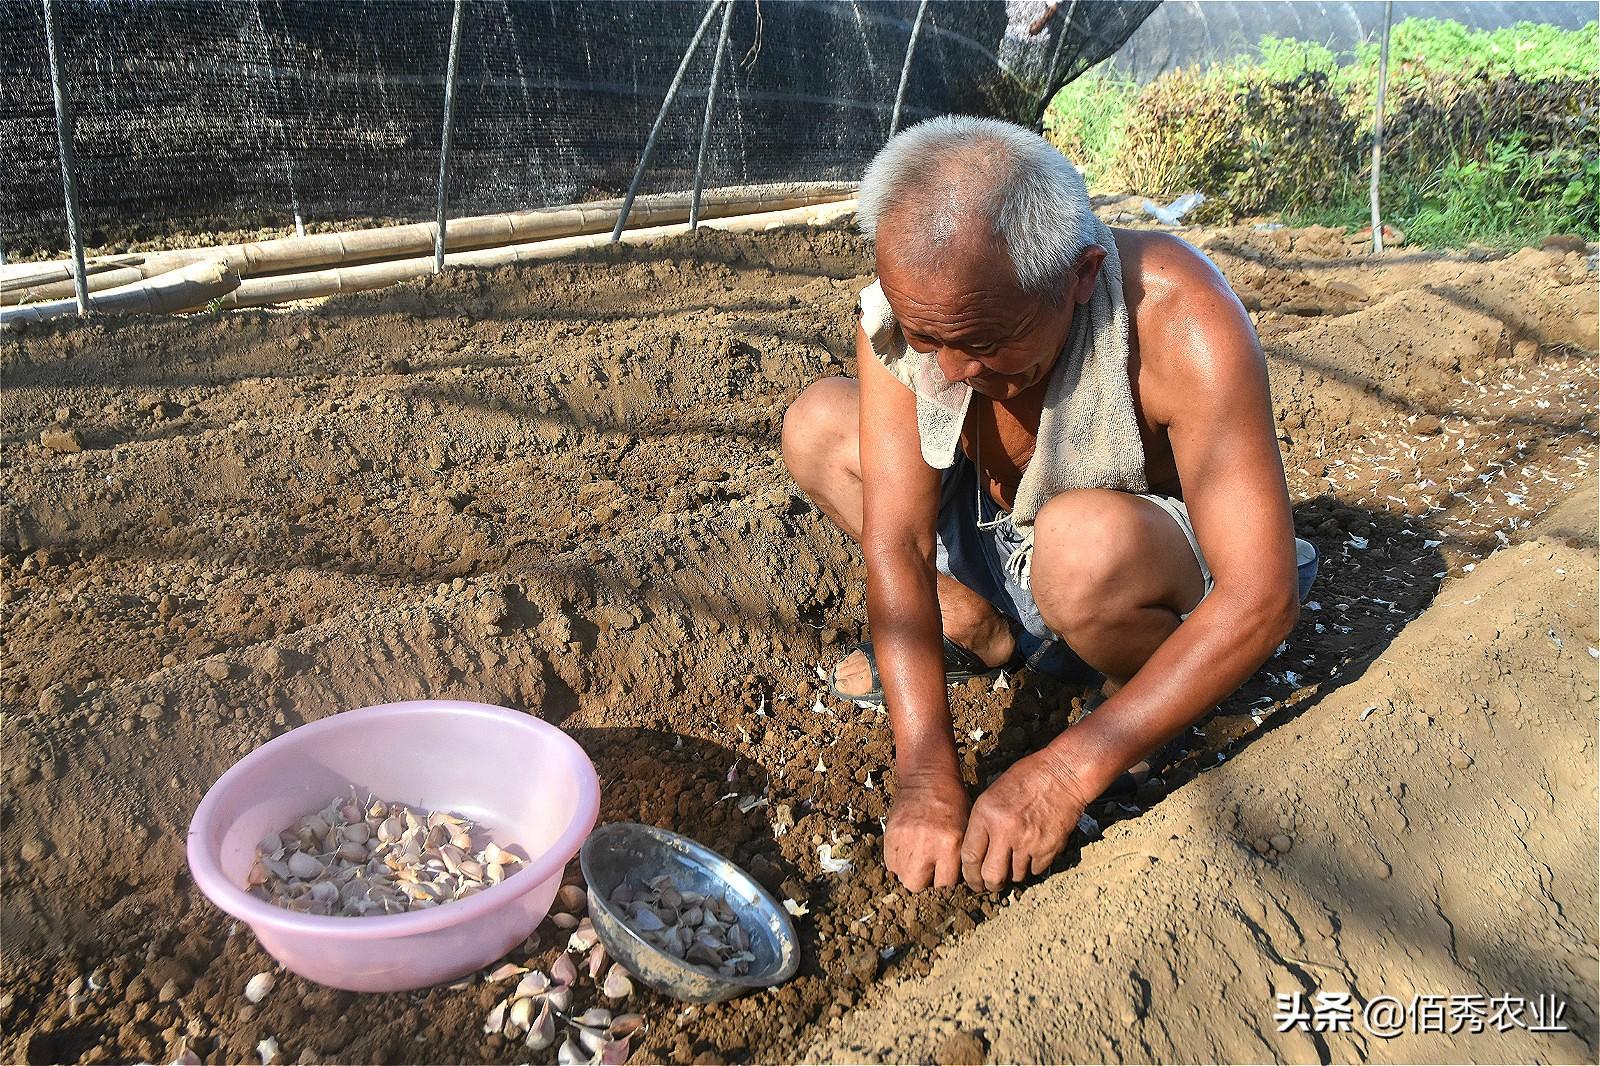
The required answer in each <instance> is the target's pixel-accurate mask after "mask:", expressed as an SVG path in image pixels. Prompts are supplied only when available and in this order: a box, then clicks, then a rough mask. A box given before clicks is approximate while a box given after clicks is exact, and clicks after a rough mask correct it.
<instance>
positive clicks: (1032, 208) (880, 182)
mask: <svg viewBox="0 0 1600 1066" xmlns="http://www.w3.org/2000/svg"><path fill="white" fill-rule="evenodd" d="M858 198H859V207H858V208H857V212H856V219H857V224H858V225H859V226H860V228H861V231H862V232H863V233H865V234H866V235H867V236H868V237H871V238H872V239H873V240H874V241H875V242H876V243H877V245H878V250H879V254H880V255H883V254H887V255H890V256H892V257H893V259H894V260H895V261H896V262H897V263H899V264H902V265H904V266H906V267H909V268H912V269H917V270H932V269H934V268H936V267H937V266H938V265H939V264H940V262H941V261H943V260H947V259H948V258H950V257H952V256H961V257H963V258H966V257H970V256H973V255H978V256H981V257H983V258H990V257H991V256H997V257H998V258H999V259H1000V260H1002V261H1009V264H1010V266H1011V269H1012V270H1013V272H1014V274H1015V279H1016V283H1017V285H1018V287H1019V288H1021V289H1022V290H1023V291H1024V292H1027V293H1029V294H1032V295H1040V296H1049V297H1050V298H1051V299H1059V298H1060V296H1061V293H1062V286H1063V283H1064V281H1065V279H1066V277H1067V275H1068V273H1069V272H1070V270H1071V268H1072V264H1073V262H1074V260H1075V259H1076V258H1077V257H1078V255H1079V253H1081V252H1082V251H1083V249H1084V248H1086V247H1087V246H1089V245H1090V244H1093V243H1094V241H1095V237H1094V227H1093V223H1094V215H1093V212H1092V210H1091V209H1090V206H1089V194H1088V190H1087V189H1086V188H1085V186H1084V183H1083V177H1082V176H1081V175H1080V174H1079V173H1078V171H1077V169H1076V168H1075V167H1073V165H1072V164H1071V163H1069V162H1067V160H1066V158H1065V157H1064V156H1063V155H1062V154H1061V153H1060V152H1058V151H1056V150H1055V148H1053V147H1051V145H1050V143H1049V142H1048V141H1046V140H1045V139H1044V138H1043V137H1040V136H1039V135H1038V134H1036V133H1032V132H1030V131H1028V130H1025V129H1023V128H1022V127H1021V126H1015V125H1012V124H1011V123H1009V122H1000V121H997V120H995V119H982V118H970V117H967V116H964V115H945V116H941V117H939V118H934V119H929V120H928V121H926V122H922V123H919V124H917V125H915V126H913V127H911V128H910V129H908V130H906V131H905V132H903V133H901V134H898V135H897V136H895V137H894V138H893V139H891V140H890V141H889V143H888V144H886V145H884V146H883V149H882V150H881V151H879V152H878V155H877V157H876V158H875V159H873V161H872V164H871V165H870V166H868V167H867V172H866V174H865V175H864V176H863V177H862V179H861V189H860V192H859V193H858Z"/></svg>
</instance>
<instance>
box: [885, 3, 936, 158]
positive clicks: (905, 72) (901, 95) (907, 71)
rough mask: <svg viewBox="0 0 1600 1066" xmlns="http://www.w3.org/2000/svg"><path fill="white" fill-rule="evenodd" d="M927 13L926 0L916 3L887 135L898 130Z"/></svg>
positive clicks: (891, 134) (892, 134) (893, 133)
mask: <svg viewBox="0 0 1600 1066" xmlns="http://www.w3.org/2000/svg"><path fill="white" fill-rule="evenodd" d="M927 13H928V0H922V3H920V4H918V5H917V18H916V21H915V22H913V23H912V24H911V39H910V40H909V41H907V42H906V59H905V62H904V63H902V64H901V65H900V88H898V89H896V90H895V93H894V112H893V114H891V115H890V116H889V136H891V137H893V136H894V135H895V134H896V133H898V132H899V130H900V105H901V104H902V103H904V102H905V98H906V83H907V82H908V81H910V80H911V57H912V56H913V55H915V54H916V51H917V38H918V37H920V36H922V16H923V15H926V14H927Z"/></svg>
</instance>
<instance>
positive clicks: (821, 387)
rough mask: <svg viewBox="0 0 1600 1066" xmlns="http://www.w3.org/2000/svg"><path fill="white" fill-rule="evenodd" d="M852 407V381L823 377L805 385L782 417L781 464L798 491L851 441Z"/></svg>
mask: <svg viewBox="0 0 1600 1066" xmlns="http://www.w3.org/2000/svg"><path fill="white" fill-rule="evenodd" d="M856 404H857V400H856V383H855V382H854V381H852V380H850V379H849V378H843V377H826V378H819V379H818V380H816V381H813V382H812V383H811V384H810V385H807V386H806V387H805V389H803V390H802V391H801V393H800V395H799V396H797V397H795V400H794V402H793V403H791V404H790V405H789V409H788V410H787V411H785V412H784V413H783V434H782V438H781V446H782V448H783V461H784V464H785V465H786V466H787V467H788V468H789V474H790V476H792V477H793V478H794V479H795V481H796V482H797V483H799V485H800V486H801V487H802V488H806V487H808V483H809V482H810V481H811V480H812V478H813V477H814V476H815V475H816V474H817V473H818V472H819V471H820V470H821V469H822V468H823V467H824V466H825V465H826V462H827V460H828V458H829V457H831V456H832V454H833V453H834V452H835V451H837V450H838V449H840V448H842V447H844V446H845V445H846V444H848V443H851V442H853V441H854V440H855V436H856V432H857V430H856Z"/></svg>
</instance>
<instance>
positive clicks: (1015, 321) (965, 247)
mask: <svg viewBox="0 0 1600 1066" xmlns="http://www.w3.org/2000/svg"><path fill="white" fill-rule="evenodd" d="M972 228H977V227H972ZM877 265H878V279H879V281H880V282H882V284H883V292H884V295H885V296H886V297H887V298H888V300H889V306H890V307H891V308H892V309H893V310H894V314H895V318H896V320H897V321H898V322H899V324H900V330H901V332H902V333H903V334H904V335H905V339H906V343H907V344H909V345H910V346H911V347H912V348H913V349H915V350H916V351H919V352H935V353H937V358H938V360H939V369H940V370H941V371H943V373H944V376H945V378H946V379H948V380H950V381H956V382H965V383H966V384H967V385H969V386H971V387H972V389H973V390H974V391H975V392H979V393H982V394H983V395H985V396H988V397H991V398H992V399H996V400H1009V399H1011V398H1012V397H1014V396H1017V395H1019V394H1020V393H1022V392H1024V391H1026V390H1027V389H1029V388H1031V387H1032V386H1034V385H1036V384H1038V383H1039V382H1040V381H1043V380H1044V379H1045V378H1046V377H1047V376H1048V375H1049V373H1050V371H1051V369H1052V368H1053V367H1054V366H1055V360H1056V357H1057V356H1058V355H1059V354H1060V352H1061V347H1062V345H1063V344H1064V343H1065V342H1066V338H1067V330H1068V328H1069V327H1070V326H1071V325H1072V314H1073V298H1072V297H1073V289H1074V286H1073V284H1072V280H1071V279H1068V281H1067V283H1066V285H1065V286H1064V287H1063V288H1064V290H1065V291H1063V293H1062V297H1061V299H1060V300H1058V301H1052V300H1049V299H1047V298H1044V297H1041V296H1031V295H1029V294H1027V293H1025V292H1023V291H1022V290H1021V289H1020V288H1018V287H1017V283H1016V274H1015V272H1014V270H1013V268H1012V265H1011V261H1010V259H1009V258H1008V257H1007V256H1006V255H1005V253H1004V252H1003V251H1002V250H1000V249H999V248H998V247H997V245H996V242H995V241H994V240H992V239H987V235H982V236H977V235H974V236H968V235H967V234H966V233H963V232H958V233H957V234H956V235H955V236H953V237H952V239H951V240H950V241H949V243H948V244H947V245H946V246H945V251H944V255H943V256H942V257H941V259H940V261H939V262H938V263H936V264H935V265H934V266H933V268H932V269H918V268H916V267H913V266H911V265H910V264H908V263H905V262H904V261H903V260H901V259H899V258H898V257H897V256H896V254H895V244H894V235H893V231H892V229H890V230H888V231H887V232H885V231H884V229H883V228H880V232H879V238H878V253H877Z"/></svg>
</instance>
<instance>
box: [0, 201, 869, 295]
mask: <svg viewBox="0 0 1600 1066" xmlns="http://www.w3.org/2000/svg"><path fill="white" fill-rule="evenodd" d="M853 195H855V184H854V183H853V182H779V183H775V184H770V185H732V186H727V187H725V188H720V189H708V190H706V192H705V194H704V195H703V196H702V198H701V214H702V215H703V216H705V217H718V218H725V217H727V216H730V215H737V214H747V213H750V212H752V211H776V210H784V209H788V208H796V207H806V206H810V205H815V204H819V203H829V202H834V201H838V200H843V199H847V198H849V197H851V196H853ZM621 205H622V201H621V200H616V199H613V200H602V201H597V202H593V203H587V204H569V205H566V206H561V207H543V208H536V209H534V210H530V211H513V212H507V213H504V214H498V215H474V216H467V217H463V218H458V219H455V220H453V221H452V222H451V223H450V230H449V241H448V248H447V250H448V251H465V250H469V249H473V248H492V247H497V246H500V245H506V244H514V243H517V242H519V241H531V240H536V239H544V238H555V237H569V236H577V235H580V234H584V233H592V232H598V231H600V230H610V229H611V228H612V226H613V225H614V224H615V222H616V219H617V217H618V215H619V213H620V210H621ZM632 217H633V221H634V222H636V223H638V224H641V225H665V224H669V223H674V222H682V221H684V220H685V219H687V218H688V217H689V194H688V193H663V194H658V195H655V196H644V197H640V198H639V200H638V202H637V203H635V204H634V208H633V216H632ZM433 246H434V223H432V222H417V223H411V224H409V225H403V226H380V227H377V228H373V229H364V230H348V231H346V232H343V233H319V234H315V235H313V236H310V237H280V238H277V239H274V240H270V241H255V242H251V243H248V244H230V245H218V246H214V247H210V248H180V249H173V250H170V251H165V252H149V253H144V254H143V255H142V256H132V257H130V256H126V255H119V256H106V257H101V258H97V259H95V260H94V261H93V263H94V264H100V263H113V264H115V265H128V263H129V262H130V261H141V260H142V262H143V263H144V264H145V265H146V266H149V267H152V268H154V272H155V273H160V272H162V271H166V270H171V269H173V268H175V267H179V266H182V265H184V264H185V263H193V262H199V261H200V260H204V259H225V260H227V262H228V265H229V266H230V267H232V268H233V269H234V270H235V271H236V272H237V273H238V274H239V275H240V276H242V277H255V276H259V275H261V274H270V273H282V272H286V271H292V270H305V269H309V268H311V267H320V266H332V265H336V264H354V263H360V262H369V261H373V260H383V259H395V258H400V257H403V256H407V255H419V254H422V253H424V252H428V251H431V250H433ZM51 271H54V273H49V272H51ZM92 272H93V266H91V273H92ZM71 276H72V268H71V264H70V263H64V262H50V263H14V264H12V265H11V266H10V267H8V268H7V269H6V270H5V271H4V272H0V284H3V285H4V287H5V288H6V289H10V288H12V287H14V286H16V285H18V284H42V283H44V282H45V281H60V280H64V279H67V278H70V277H71Z"/></svg>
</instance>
